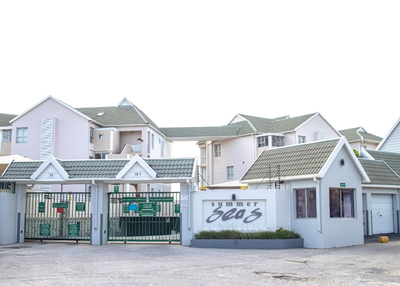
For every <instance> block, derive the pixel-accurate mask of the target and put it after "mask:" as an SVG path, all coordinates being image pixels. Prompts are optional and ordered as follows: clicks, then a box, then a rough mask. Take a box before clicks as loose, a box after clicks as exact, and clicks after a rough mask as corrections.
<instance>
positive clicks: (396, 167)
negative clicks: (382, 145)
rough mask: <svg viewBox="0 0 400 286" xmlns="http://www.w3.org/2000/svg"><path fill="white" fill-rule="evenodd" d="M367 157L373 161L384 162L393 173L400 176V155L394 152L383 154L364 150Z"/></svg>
mask: <svg viewBox="0 0 400 286" xmlns="http://www.w3.org/2000/svg"><path fill="white" fill-rule="evenodd" d="M364 152H366V153H367V154H366V155H369V157H370V158H373V159H374V160H381V161H384V162H385V163H386V164H387V165H389V166H390V168H392V169H393V171H394V172H396V173H397V174H399V175H400V153H394V152H383V151H376V150H366V151H364Z"/></svg>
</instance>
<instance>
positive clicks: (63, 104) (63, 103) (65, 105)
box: [10, 95, 91, 123]
mask: <svg viewBox="0 0 400 286" xmlns="http://www.w3.org/2000/svg"><path fill="white" fill-rule="evenodd" d="M49 99H51V100H54V101H56V102H58V103H59V104H61V105H62V106H64V107H66V108H67V109H69V110H71V111H72V112H74V113H76V114H78V115H79V116H82V117H83V118H85V119H86V120H91V118H89V117H87V116H86V115H84V114H82V113H80V112H79V111H78V110H76V109H75V108H73V107H72V106H70V105H68V104H66V103H65V102H63V101H61V100H59V99H57V98H55V97H53V96H51V95H49V96H48V97H46V98H44V99H43V100H41V101H39V102H38V103H36V104H35V105H33V106H31V107H30V108H29V109H27V110H25V111H24V112H22V113H21V114H19V115H18V116H16V117H14V118H13V119H12V120H11V121H10V123H12V122H14V121H16V120H17V119H19V118H21V117H22V116H24V115H25V114H27V113H28V112H30V111H31V110H32V109H34V108H36V107H37V106H39V105H40V104H42V103H43V102H45V101H47V100H49Z"/></svg>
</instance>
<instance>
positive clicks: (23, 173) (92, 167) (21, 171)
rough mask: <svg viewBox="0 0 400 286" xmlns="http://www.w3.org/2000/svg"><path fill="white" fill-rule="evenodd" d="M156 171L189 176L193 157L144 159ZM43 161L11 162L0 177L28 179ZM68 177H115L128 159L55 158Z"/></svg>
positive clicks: (163, 174) (161, 174)
mask: <svg viewBox="0 0 400 286" xmlns="http://www.w3.org/2000/svg"><path fill="white" fill-rule="evenodd" d="M144 161H145V162H146V163H147V164H148V165H149V166H150V167H151V168H152V169H153V170H154V171H155V172H156V174H157V175H156V178H190V177H192V174H193V168H194V158H186V159H184V158H181V159H144ZM43 162H44V161H29V162H12V163H11V164H10V166H9V167H8V169H7V170H6V172H5V173H4V174H3V176H2V177H0V179H2V180H30V178H31V176H32V175H33V173H35V171H36V170H37V169H38V168H39V167H40V166H41V165H42V163H43ZM57 162H58V163H59V164H60V166H61V167H62V168H63V169H64V170H65V171H66V172H67V174H68V175H69V178H70V179H92V178H105V179H113V178H116V176H117V175H118V173H119V172H120V171H121V170H122V169H123V168H124V167H125V166H126V164H128V162H129V160H57Z"/></svg>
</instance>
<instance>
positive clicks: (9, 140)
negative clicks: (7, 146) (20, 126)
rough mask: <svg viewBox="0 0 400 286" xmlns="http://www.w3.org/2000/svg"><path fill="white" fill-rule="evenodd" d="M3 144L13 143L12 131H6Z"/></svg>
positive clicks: (2, 140) (2, 139)
mask: <svg viewBox="0 0 400 286" xmlns="http://www.w3.org/2000/svg"><path fill="white" fill-rule="evenodd" d="M1 142H11V130H4V131H3V136H2V138H1Z"/></svg>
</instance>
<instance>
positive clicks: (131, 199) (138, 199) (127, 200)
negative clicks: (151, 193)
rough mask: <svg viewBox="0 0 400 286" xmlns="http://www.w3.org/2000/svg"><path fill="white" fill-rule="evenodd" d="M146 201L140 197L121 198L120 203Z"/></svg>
mask: <svg viewBox="0 0 400 286" xmlns="http://www.w3.org/2000/svg"><path fill="white" fill-rule="evenodd" d="M146 201H147V200H146V198H142V197H125V198H122V202H124V203H145V202H146Z"/></svg>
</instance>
